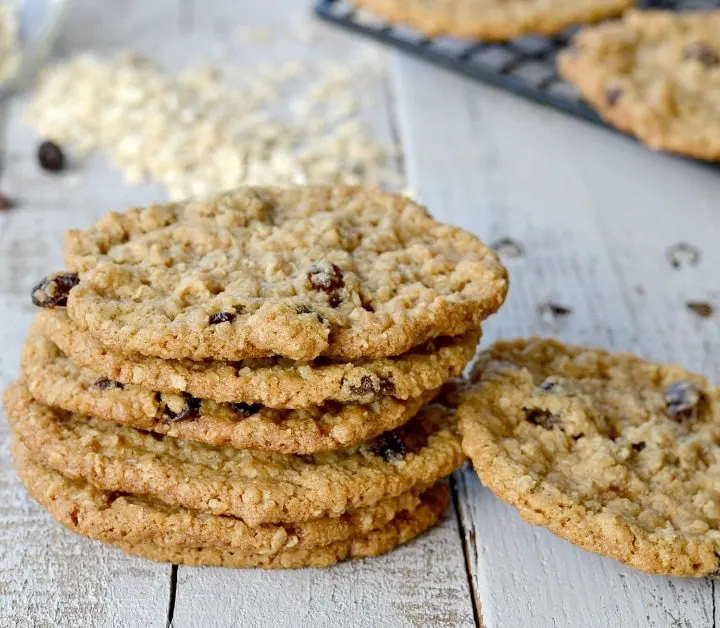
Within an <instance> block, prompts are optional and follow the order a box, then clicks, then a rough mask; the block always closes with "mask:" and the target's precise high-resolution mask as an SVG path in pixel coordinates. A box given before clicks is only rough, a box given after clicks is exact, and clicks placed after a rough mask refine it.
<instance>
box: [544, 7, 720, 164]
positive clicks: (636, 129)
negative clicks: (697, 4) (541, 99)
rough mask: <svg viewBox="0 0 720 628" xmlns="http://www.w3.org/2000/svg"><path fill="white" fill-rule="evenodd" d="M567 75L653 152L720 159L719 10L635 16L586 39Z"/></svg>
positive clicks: (570, 55)
mask: <svg viewBox="0 0 720 628" xmlns="http://www.w3.org/2000/svg"><path fill="white" fill-rule="evenodd" d="M558 65H559V68H560V71H561V73H562V75H563V76H564V77H565V78H566V79H567V80H569V81H570V82H572V83H574V84H575V85H576V86H577V87H578V89H579V90H580V92H581V93H582V95H583V97H584V98H585V100H587V101H588V102H589V103H590V104H591V105H592V106H593V107H595V108H596V109H597V110H598V111H599V112H600V114H601V115H602V116H603V117H604V118H605V119H606V120H607V121H608V122H610V123H611V124H613V125H614V126H616V127H617V128H619V129H621V130H623V131H626V132H628V133H631V134H633V135H635V136H636V137H637V138H638V139H640V140H641V141H643V142H644V143H646V144H647V145H648V146H650V147H651V148H653V149H657V150H667V151H672V152H676V153H682V154H684V155H688V156H691V157H696V158H698V159H707V160H718V159H720V116H718V110H719V109H720V10H717V11H709V12H688V13H676V12H664V11H643V12H631V13H629V14H628V15H627V16H626V17H625V18H624V19H623V20H621V21H617V22H613V23H608V24H602V25H600V26H597V27H593V28H588V29H585V30H583V31H582V32H580V33H579V34H578V35H577V36H576V37H575V38H574V40H573V44H572V47H571V48H569V49H568V50H567V51H565V52H564V53H563V54H562V55H561V56H560V57H559V60H558Z"/></svg>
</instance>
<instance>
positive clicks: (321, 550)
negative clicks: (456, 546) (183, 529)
mask: <svg viewBox="0 0 720 628" xmlns="http://www.w3.org/2000/svg"><path fill="white" fill-rule="evenodd" d="M449 503H450V498H449V491H448V490H447V488H445V489H444V490H443V491H442V492H441V493H440V494H438V495H437V496H433V497H432V499H430V498H428V499H427V501H424V502H423V503H422V504H420V506H418V507H417V508H416V509H415V510H413V511H410V512H404V513H400V514H398V516H397V517H395V518H394V519H393V520H392V521H390V523H388V524H386V525H384V526H383V527H381V528H378V529H376V530H373V531H372V532H370V533H368V534H367V535H365V536H363V537H358V538H353V539H347V540H345V541H336V542H334V543H331V544H330V545H324V546H322V547H316V548H313V549H306V550H303V549H290V550H285V551H283V552H280V553H278V554H273V555H267V554H243V553H241V552H237V551H234V550H226V549H218V548H214V547H197V548H189V547H183V546H163V545H154V544H149V543H148V544H139V545H130V544H127V543H116V545H117V546H118V547H120V548H121V549H122V550H124V551H125V552H127V553H128V554H133V555H135V556H140V557H142V558H148V559H150V560H157V561H162V562H170V563H173V564H176V565H205V566H216V567H235V568H243V567H263V568H267V569H297V568H300V567H329V566H330V565H334V564H335V563H337V562H340V561H343V560H350V559H352V558H368V557H370V556H377V555H378V554H383V553H385V552H389V551H390V550H391V549H394V548H396V547H397V546H398V545H402V544H403V543H407V542H408V541H411V540H412V539H414V538H416V537H417V536H419V535H420V534H422V533H423V532H425V531H427V530H428V529H429V528H431V527H432V526H434V525H435V524H436V523H437V522H438V521H440V519H441V518H442V515H443V513H444V512H445V510H446V509H447V506H448V504H449Z"/></svg>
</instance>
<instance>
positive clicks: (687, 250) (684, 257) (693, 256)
mask: <svg viewBox="0 0 720 628" xmlns="http://www.w3.org/2000/svg"><path fill="white" fill-rule="evenodd" d="M667 258H668V261H669V262H670V265H671V266H672V267H673V268H682V267H683V266H686V265H687V266H697V265H698V264H699V263H700V260H701V258H702V253H701V252H700V249H699V248H697V247H696V246H693V245H692V244H688V243H687V242H678V243H677V244H673V245H672V246H671V247H670V248H668V250H667Z"/></svg>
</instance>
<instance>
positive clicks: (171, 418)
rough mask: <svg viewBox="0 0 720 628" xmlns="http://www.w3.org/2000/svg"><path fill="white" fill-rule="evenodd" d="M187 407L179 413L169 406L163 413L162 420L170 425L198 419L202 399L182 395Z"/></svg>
mask: <svg viewBox="0 0 720 628" xmlns="http://www.w3.org/2000/svg"><path fill="white" fill-rule="evenodd" d="M182 396H183V399H184V400H185V405H184V406H183V407H182V409H181V410H180V411H179V412H174V411H173V410H171V409H170V408H169V407H168V406H167V404H165V408H164V409H163V413H162V420H163V421H167V422H168V423H175V422H176V421H185V420H187V419H194V418H196V417H197V414H198V411H199V410H200V399H198V398H197V397H193V396H192V395H191V394H189V393H186V392H184V393H182Z"/></svg>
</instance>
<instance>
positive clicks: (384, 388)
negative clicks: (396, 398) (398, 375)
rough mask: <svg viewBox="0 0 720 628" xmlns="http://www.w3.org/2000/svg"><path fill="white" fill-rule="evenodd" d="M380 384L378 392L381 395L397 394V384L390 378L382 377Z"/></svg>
mask: <svg viewBox="0 0 720 628" xmlns="http://www.w3.org/2000/svg"><path fill="white" fill-rule="evenodd" d="M378 384H379V386H378V392H379V393H380V394H381V395H392V394H393V393H394V392H395V384H393V383H392V380H391V379H390V378H389V377H381V378H380V380H379V381H378Z"/></svg>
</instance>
